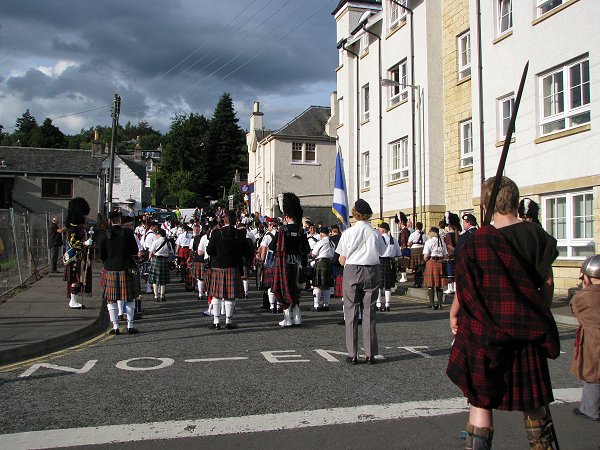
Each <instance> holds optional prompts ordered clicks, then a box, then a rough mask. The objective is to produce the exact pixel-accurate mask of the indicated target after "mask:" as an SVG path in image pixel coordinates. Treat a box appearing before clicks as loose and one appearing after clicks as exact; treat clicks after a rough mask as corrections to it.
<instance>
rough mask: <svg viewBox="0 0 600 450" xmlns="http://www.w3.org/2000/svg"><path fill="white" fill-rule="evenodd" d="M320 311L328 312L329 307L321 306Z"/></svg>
mask: <svg viewBox="0 0 600 450" xmlns="http://www.w3.org/2000/svg"><path fill="white" fill-rule="evenodd" d="M321 311H329V306H322V307H321Z"/></svg>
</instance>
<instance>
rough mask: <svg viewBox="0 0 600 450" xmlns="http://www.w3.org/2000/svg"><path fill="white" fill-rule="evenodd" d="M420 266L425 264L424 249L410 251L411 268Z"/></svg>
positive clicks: (418, 248)
mask: <svg viewBox="0 0 600 450" xmlns="http://www.w3.org/2000/svg"><path fill="white" fill-rule="evenodd" d="M419 264H423V247H417V248H412V247H411V249H410V267H412V268H413V269H414V268H415V267H416V266H418V265H419Z"/></svg>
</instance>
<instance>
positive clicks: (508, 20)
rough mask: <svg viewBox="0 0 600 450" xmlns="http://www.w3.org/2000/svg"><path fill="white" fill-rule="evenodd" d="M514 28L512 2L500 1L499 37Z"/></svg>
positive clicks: (509, 0) (507, 0) (508, 0)
mask: <svg viewBox="0 0 600 450" xmlns="http://www.w3.org/2000/svg"><path fill="white" fill-rule="evenodd" d="M512 26H513V20H512V2H511V0H498V35H501V34H504V33H506V32H507V31H510V30H511V29H512Z"/></svg>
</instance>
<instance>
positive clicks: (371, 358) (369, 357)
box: [365, 356, 377, 364]
mask: <svg viewBox="0 0 600 450" xmlns="http://www.w3.org/2000/svg"><path fill="white" fill-rule="evenodd" d="M365 362H366V363H369V364H377V361H376V360H375V357H374V356H367V357H366V358H365Z"/></svg>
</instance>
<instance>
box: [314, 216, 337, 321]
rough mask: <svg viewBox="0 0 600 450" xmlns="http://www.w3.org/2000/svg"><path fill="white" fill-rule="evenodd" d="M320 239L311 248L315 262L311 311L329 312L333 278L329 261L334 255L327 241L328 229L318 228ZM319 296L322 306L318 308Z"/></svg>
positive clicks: (330, 243) (333, 249)
mask: <svg viewBox="0 0 600 450" xmlns="http://www.w3.org/2000/svg"><path fill="white" fill-rule="evenodd" d="M319 236H320V239H319V240H318V241H317V243H316V244H315V246H314V247H313V249H312V251H311V253H310V255H311V257H312V258H314V260H315V272H314V276H313V286H314V287H313V297H314V303H313V311H329V298H330V297H331V290H330V289H331V287H332V286H333V277H332V273H331V259H332V258H333V255H335V246H334V244H333V242H331V241H330V240H329V228H327V227H321V228H319ZM321 296H322V297H323V306H320V302H321Z"/></svg>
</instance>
